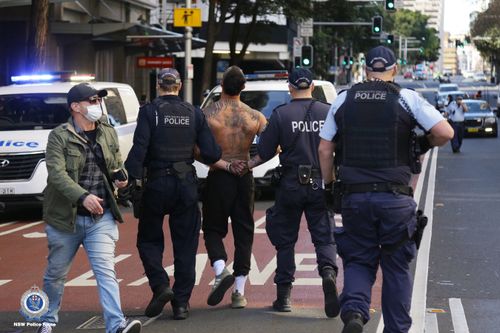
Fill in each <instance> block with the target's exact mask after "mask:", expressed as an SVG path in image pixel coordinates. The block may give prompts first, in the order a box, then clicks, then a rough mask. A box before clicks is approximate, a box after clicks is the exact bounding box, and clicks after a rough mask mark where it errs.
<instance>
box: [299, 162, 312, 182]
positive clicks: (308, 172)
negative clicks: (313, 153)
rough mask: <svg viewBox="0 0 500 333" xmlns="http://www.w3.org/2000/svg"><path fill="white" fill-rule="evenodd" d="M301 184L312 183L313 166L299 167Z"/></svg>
mask: <svg viewBox="0 0 500 333" xmlns="http://www.w3.org/2000/svg"><path fill="white" fill-rule="evenodd" d="M297 171H298V177H299V183H301V184H302V185H307V184H309V183H310V182H311V176H312V165H299V167H298V168H297Z"/></svg>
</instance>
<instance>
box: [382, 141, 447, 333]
mask: <svg viewBox="0 0 500 333" xmlns="http://www.w3.org/2000/svg"><path fill="white" fill-rule="evenodd" d="M431 153H432V150H431ZM436 154H437V153H436ZM429 156H430V153H429V152H427V153H426V154H425V155H424V160H423V163H422V171H421V172H420V176H419V177H418V180H417V184H416V185H415V193H414V195H413V197H414V198H415V202H416V203H417V207H418V206H419V203H420V199H421V196H422V186H423V183H424V178H425V174H426V173H427V166H428V164H429ZM430 176H431V175H429V178H430ZM434 177H435V173H434ZM428 190H429V188H427V192H429V191H428ZM426 230H427V229H426ZM419 253H420V250H419ZM419 257H420V256H419ZM417 264H418V260H417ZM416 278H417V276H416V272H415V277H414V283H415V281H416ZM426 282H427V281H426ZM426 288H427V287H426ZM415 292H416V291H415V284H414V285H413V294H412V295H413V297H412V307H411V310H412V313H413V299H414V298H415V297H414V296H415ZM424 304H425V303H424ZM411 317H412V319H413V326H415V320H414V317H413V315H412V316H411ZM424 320H425V319H424V318H422V321H424ZM412 328H413V327H412ZM383 332H384V315H383V314H382V313H381V314H380V321H379V322H378V326H377V333H383ZM422 333H423V331H422Z"/></svg>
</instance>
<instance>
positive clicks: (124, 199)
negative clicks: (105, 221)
mask: <svg viewBox="0 0 500 333" xmlns="http://www.w3.org/2000/svg"><path fill="white" fill-rule="evenodd" d="M131 199H132V193H131V185H130V182H129V183H128V184H127V186H125V187H123V188H119V189H118V196H117V198H116V203H117V204H119V205H122V206H123V207H132V203H131V202H130V200H131Z"/></svg>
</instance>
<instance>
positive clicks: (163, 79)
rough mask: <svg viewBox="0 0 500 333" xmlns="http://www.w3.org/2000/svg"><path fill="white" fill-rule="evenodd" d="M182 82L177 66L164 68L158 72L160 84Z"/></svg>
mask: <svg viewBox="0 0 500 333" xmlns="http://www.w3.org/2000/svg"><path fill="white" fill-rule="evenodd" d="M180 82H181V75H180V74H179V72H178V71H177V70H176V69H175V68H164V69H162V70H161V71H160V72H159V73H158V84H159V85H160V86H167V85H170V84H176V83H180Z"/></svg>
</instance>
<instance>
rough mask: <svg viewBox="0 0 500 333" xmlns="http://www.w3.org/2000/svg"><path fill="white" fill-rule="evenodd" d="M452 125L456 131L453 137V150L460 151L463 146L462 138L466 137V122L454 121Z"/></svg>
mask: <svg viewBox="0 0 500 333" xmlns="http://www.w3.org/2000/svg"><path fill="white" fill-rule="evenodd" d="M451 126H452V127H453V130H454V131H455V134H454V135H453V139H451V149H452V150H453V152H458V151H459V150H460V147H462V140H463V138H464V130H465V126H464V122H463V121H452V122H451Z"/></svg>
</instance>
